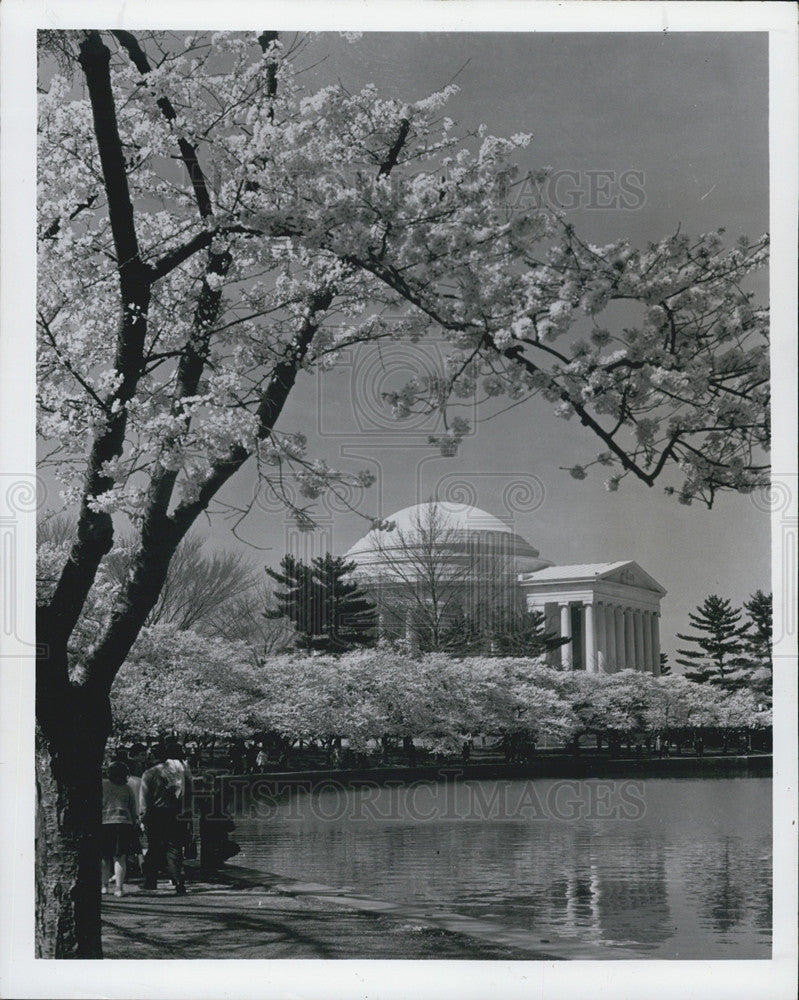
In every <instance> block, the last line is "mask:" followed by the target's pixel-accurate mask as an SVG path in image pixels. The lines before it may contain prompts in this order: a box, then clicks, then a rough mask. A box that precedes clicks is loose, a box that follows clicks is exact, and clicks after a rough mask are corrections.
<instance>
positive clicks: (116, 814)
mask: <svg viewBox="0 0 799 1000" xmlns="http://www.w3.org/2000/svg"><path fill="white" fill-rule="evenodd" d="M136 812H137V810H136V797H135V796H134V794H133V790H132V789H131V787H130V785H129V784H128V769H127V766H126V765H125V764H124V763H123V762H122V761H119V760H117V761H114V763H113V764H111V766H110V767H109V768H108V777H107V778H105V779H104V780H103V833H102V858H101V871H102V889H101V892H102V893H103V894H105V893H106V892H108V883H109V881H110V879H111V869H112V866H113V871H114V895H115V896H121V895H122V894H123V893H124V887H125V876H126V875H127V861H128V855H129V854H139V852H140V851H141V844H140V843H139V837H138V834H137V833H136Z"/></svg>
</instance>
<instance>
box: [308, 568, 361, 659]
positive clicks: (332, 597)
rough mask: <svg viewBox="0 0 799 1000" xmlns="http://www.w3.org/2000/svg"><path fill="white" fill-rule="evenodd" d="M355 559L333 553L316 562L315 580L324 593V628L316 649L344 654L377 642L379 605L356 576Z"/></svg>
mask: <svg viewBox="0 0 799 1000" xmlns="http://www.w3.org/2000/svg"><path fill="white" fill-rule="evenodd" d="M355 568H356V564H355V563H354V562H346V561H345V560H344V559H343V558H342V557H341V556H332V555H331V554H330V553H329V552H327V553H325V555H324V556H320V557H318V558H316V559H314V561H313V570H312V574H313V580H314V583H315V584H316V586H317V588H319V592H320V594H321V601H320V603H321V609H322V619H321V629H320V634H319V635H318V636H317V637H315V638H314V639H313V648H314V649H317V650H320V651H321V652H325V653H344V652H346V651H347V650H349V649H355V648H358V647H359V646H373V645H374V644H375V642H376V641H377V608H376V607H375V605H374V603H373V602H372V601H370V600H369V599H368V598H367V597H366V595H365V594H364V593H363V591H362V590H361V589H360V586H359V584H358V583H357V582H356V581H354V580H353V579H352V573H353V572H354V570H355Z"/></svg>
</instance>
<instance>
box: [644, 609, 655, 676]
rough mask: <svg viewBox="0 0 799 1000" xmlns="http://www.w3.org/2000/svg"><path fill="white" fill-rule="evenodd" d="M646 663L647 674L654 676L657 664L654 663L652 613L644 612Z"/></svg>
mask: <svg viewBox="0 0 799 1000" xmlns="http://www.w3.org/2000/svg"><path fill="white" fill-rule="evenodd" d="M643 618H644V663H645V665H646V670H647V673H650V674H654V672H655V664H654V663H653V662H652V624H651V620H652V612H651V611H644V612H643Z"/></svg>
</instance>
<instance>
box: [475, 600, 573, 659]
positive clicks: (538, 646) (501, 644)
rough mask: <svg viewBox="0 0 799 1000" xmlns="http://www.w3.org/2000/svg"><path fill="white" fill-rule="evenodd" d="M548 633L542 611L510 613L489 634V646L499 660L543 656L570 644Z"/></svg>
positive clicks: (557, 634) (556, 635)
mask: <svg viewBox="0 0 799 1000" xmlns="http://www.w3.org/2000/svg"><path fill="white" fill-rule="evenodd" d="M569 641H570V640H569V639H564V638H562V637H561V636H560V634H559V633H557V632H551V631H548V630H547V627H546V619H545V617H544V614H543V612H542V611H526V610H525V611H516V612H512V613H511V614H510V615H508V616H507V618H506V619H505V620H504V621H500V622H497V623H496V624H495V625H494V628H493V629H492V631H491V644H492V648H493V651H494V653H496V655H498V656H543V655H544V654H545V653H548V652H550V651H551V650H553V649H558V648H559V647H560V646H562V645H564V643H566V642H569Z"/></svg>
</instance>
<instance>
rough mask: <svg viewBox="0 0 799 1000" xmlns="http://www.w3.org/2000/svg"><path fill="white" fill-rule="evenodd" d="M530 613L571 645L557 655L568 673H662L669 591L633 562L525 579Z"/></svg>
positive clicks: (556, 569) (553, 570)
mask: <svg viewBox="0 0 799 1000" xmlns="http://www.w3.org/2000/svg"><path fill="white" fill-rule="evenodd" d="M518 579H519V586H520V587H521V589H522V591H523V593H524V595H525V600H526V604H527V608H528V610H531V611H532V610H536V611H541V612H542V613H543V614H544V616H545V619H546V624H547V628H548V629H549V630H550V631H554V632H557V633H558V634H559V635H560V636H561V637H563V638H568V639H569V640H570V641H569V642H567V643H564V645H562V646H561V647H560V648H559V649H557V650H555V651H554V652H553V653H552V654H551V655H552V657H553V659H554V658H559V660H560V664H561V666H562V667H563V668H564V669H569V670H586V671H587V672H588V673H615V672H616V671H617V670H625V669H626V670H639V671H642V672H645V673H650V674H654V675H655V676H656V677H657V676H658V675H659V674H660V601H661V599H662V598H663V597H664V596H665V595H666V591H665V590H664V588H663V587H661V585H660V584H659V583H658V582H657V581H656V580H654V579H653V578H652V577H651V576H649V575H648V574H647V573H645V572H644V571H643V570H642V569H641V567H640V566H639V565H638V564H637V563H635V562H632V561H629V560H628V561H623V562H615V563H590V564H584V565H577V566H548V567H546V568H544V569H540V570H537V571H535V572H532V573H522V574H520V575H519V578H518Z"/></svg>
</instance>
